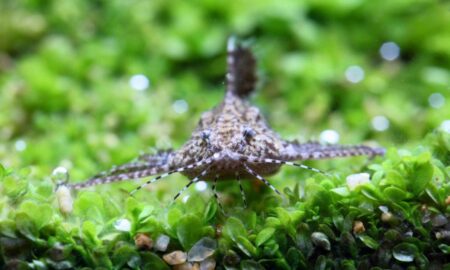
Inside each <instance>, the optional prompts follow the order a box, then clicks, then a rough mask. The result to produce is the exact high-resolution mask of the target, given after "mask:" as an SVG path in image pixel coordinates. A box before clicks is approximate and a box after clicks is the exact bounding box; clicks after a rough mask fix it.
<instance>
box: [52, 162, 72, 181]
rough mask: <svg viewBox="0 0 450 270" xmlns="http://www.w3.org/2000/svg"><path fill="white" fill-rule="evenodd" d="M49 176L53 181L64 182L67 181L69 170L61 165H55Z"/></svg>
mask: <svg viewBox="0 0 450 270" xmlns="http://www.w3.org/2000/svg"><path fill="white" fill-rule="evenodd" d="M51 178H52V180H53V182H55V183H65V182H67V181H69V171H68V170H67V169H66V168H65V167H62V166H59V167H56V168H55V169H54V170H53V172H52V177H51Z"/></svg>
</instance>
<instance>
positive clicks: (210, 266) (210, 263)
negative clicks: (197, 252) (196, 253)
mask: <svg viewBox="0 0 450 270" xmlns="http://www.w3.org/2000/svg"><path fill="white" fill-rule="evenodd" d="M214 269H216V260H214V259H213V258H212V257H209V258H207V259H206V260H204V261H202V262H201V263H200V270H214Z"/></svg>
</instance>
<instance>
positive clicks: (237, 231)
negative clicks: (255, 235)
mask: <svg viewBox="0 0 450 270" xmlns="http://www.w3.org/2000/svg"><path fill="white" fill-rule="evenodd" d="M223 232H224V233H225V236H228V237H229V238H230V239H231V240H233V241H234V242H236V241H237V238H238V237H239V236H244V237H245V236H247V230H246V229H245V227H244V224H243V223H242V221H240V220H239V219H237V218H235V217H230V218H228V220H227V222H226V223H225V226H224V227H223Z"/></svg>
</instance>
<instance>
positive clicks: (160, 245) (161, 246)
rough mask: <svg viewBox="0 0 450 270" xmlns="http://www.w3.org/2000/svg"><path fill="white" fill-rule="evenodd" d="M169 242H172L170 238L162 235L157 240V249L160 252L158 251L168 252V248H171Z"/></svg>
mask: <svg viewBox="0 0 450 270" xmlns="http://www.w3.org/2000/svg"><path fill="white" fill-rule="evenodd" d="M169 242H170V238H169V236H167V235H165V234H161V235H160V236H159V237H158V238H157V239H156V245H155V249H156V250H158V251H166V250H167V246H169Z"/></svg>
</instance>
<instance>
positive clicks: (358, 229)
mask: <svg viewBox="0 0 450 270" xmlns="http://www.w3.org/2000/svg"><path fill="white" fill-rule="evenodd" d="M365 231H366V228H365V227H364V223H362V221H359V220H356V221H355V222H354V223H353V233H355V234H358V233H363V232H365Z"/></svg>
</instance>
